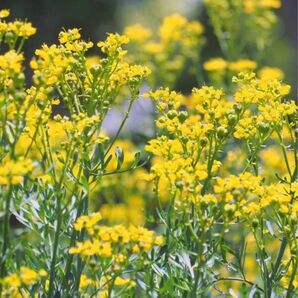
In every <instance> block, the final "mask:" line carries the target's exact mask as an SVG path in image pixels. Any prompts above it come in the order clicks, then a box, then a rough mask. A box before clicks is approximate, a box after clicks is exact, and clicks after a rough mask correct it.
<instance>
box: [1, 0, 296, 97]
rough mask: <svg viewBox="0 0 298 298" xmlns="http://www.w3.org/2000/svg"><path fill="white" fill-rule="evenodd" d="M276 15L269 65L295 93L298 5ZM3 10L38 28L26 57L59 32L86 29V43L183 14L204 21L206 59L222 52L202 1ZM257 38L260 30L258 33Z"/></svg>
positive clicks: (58, 0)
mask: <svg viewBox="0 0 298 298" xmlns="http://www.w3.org/2000/svg"><path fill="white" fill-rule="evenodd" d="M282 2H283V6H282V8H281V9H280V10H279V11H278V14H279V16H280V19H281V22H280V23H279V25H278V26H277V27H276V28H275V32H274V42H273V43H272V44H271V45H270V46H269V47H268V49H267V54H266V61H264V64H266V65H268V66H276V67H280V68H281V69H283V70H284V71H285V73H286V81H287V82H288V83H290V84H291V85H292V87H293V93H292V94H293V95H295V94H297V1H296V0H283V1H282ZM1 8H9V9H11V16H12V17H13V18H20V19H27V20H29V21H31V22H32V23H33V24H34V26H36V27H37V28H38V32H37V34H36V35H35V36H34V37H33V38H31V40H30V41H29V42H27V43H26V47H25V52H26V55H27V57H31V56H32V55H33V54H34V50H35V49H36V48H38V47H39V46H40V45H41V44H42V43H44V42H45V43H48V44H50V43H54V42H56V40H57V35H58V32H59V31H60V29H61V28H72V27H80V28H82V35H83V37H84V38H85V39H89V38H90V39H91V40H93V41H97V40H100V39H104V37H105V34H106V32H122V29H123V28H124V26H126V25H128V24H133V23H136V22H138V23H141V24H143V25H146V26H149V27H152V28H156V27H158V26H159V24H160V21H161V19H162V18H163V17H164V16H166V15H169V14H171V13H173V12H179V13H181V14H183V15H185V16H186V17H188V18H190V19H198V20H200V21H201V22H202V23H203V24H204V26H205V28H206V35H207V40H208V42H207V44H206V46H205V47H204V50H203V59H204V60H205V59H208V58H209V57H214V56H215V55H218V54H219V48H218V45H217V43H216V39H215V38H214V36H213V32H212V28H210V26H209V24H208V19H207V17H206V13H205V11H204V8H203V6H202V1H201V0H184V1H181V0H2V1H1ZM256 34H257V32H256ZM194 84H195V82H193V81H192V80H191V78H188V77H187V76H185V77H184V78H183V81H181V82H180V83H179V88H180V89H182V90H185V91H187V90H189V89H190V88H191V87H193V85H194Z"/></svg>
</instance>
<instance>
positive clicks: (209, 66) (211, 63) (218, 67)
mask: <svg viewBox="0 0 298 298" xmlns="http://www.w3.org/2000/svg"><path fill="white" fill-rule="evenodd" d="M203 67H204V69H205V70H206V71H210V72H215V71H223V70H225V69H226V68H227V67H228V62H227V61H226V60H224V59H223V58H213V59H210V60H208V61H206V62H205V63H204V64H203Z"/></svg>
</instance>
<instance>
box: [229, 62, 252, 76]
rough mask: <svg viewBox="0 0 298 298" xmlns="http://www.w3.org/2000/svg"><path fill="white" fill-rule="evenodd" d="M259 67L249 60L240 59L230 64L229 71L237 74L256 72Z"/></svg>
mask: <svg viewBox="0 0 298 298" xmlns="http://www.w3.org/2000/svg"><path fill="white" fill-rule="evenodd" d="M257 66H258V65H257V62H255V61H253V60H249V59H240V60H237V61H235V62H230V63H229V69H230V70H231V71H233V72H235V73H239V72H244V71H250V70H254V69H255V68H257Z"/></svg>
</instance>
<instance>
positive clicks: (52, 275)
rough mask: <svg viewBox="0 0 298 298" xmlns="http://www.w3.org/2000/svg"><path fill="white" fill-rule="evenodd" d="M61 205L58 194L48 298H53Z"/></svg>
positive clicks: (60, 197) (60, 198)
mask: <svg viewBox="0 0 298 298" xmlns="http://www.w3.org/2000/svg"><path fill="white" fill-rule="evenodd" d="M61 204H62V196H61V194H59V195H58V198H57V209H56V212H57V224H56V231H55V240H54V248H53V255H52V261H51V267H50V281H49V292H48V298H51V297H53V292H54V278H55V267H56V260H57V251H58V242H59V234H60V229H61V223H62V216H61V215H62V214H61Z"/></svg>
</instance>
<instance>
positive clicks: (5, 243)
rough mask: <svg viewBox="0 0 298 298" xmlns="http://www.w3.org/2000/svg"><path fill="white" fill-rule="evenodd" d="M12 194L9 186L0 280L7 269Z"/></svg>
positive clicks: (0, 290) (0, 289)
mask: <svg viewBox="0 0 298 298" xmlns="http://www.w3.org/2000/svg"><path fill="white" fill-rule="evenodd" d="M11 194H12V186H11V185H10V186H9V189H8V192H7V196H6V200H5V215H4V228H3V246H2V257H1V268H0V278H3V277H4V275H5V272H6V268H5V259H6V251H7V247H8V245H9V235H8V230H9V207H10V202H11ZM1 292H2V287H1V288H0V296H1Z"/></svg>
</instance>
